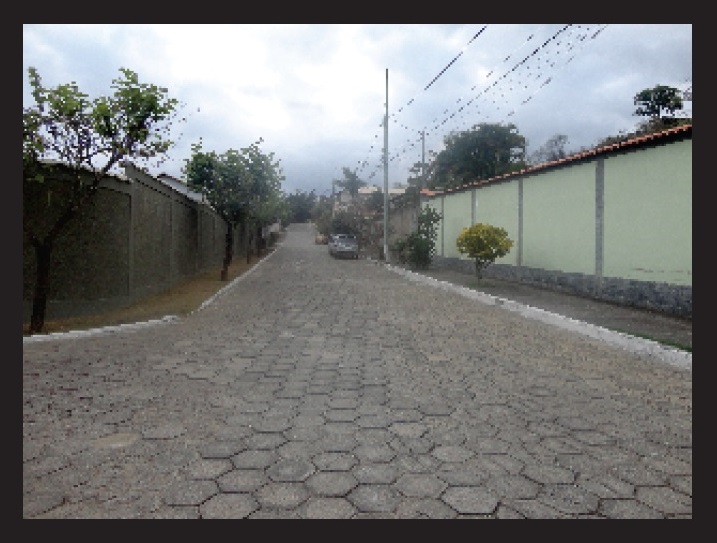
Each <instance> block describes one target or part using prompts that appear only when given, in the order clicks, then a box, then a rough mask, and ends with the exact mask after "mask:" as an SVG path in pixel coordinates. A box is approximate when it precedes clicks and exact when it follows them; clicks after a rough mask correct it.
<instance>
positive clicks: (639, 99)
mask: <svg viewBox="0 0 717 543" xmlns="http://www.w3.org/2000/svg"><path fill="white" fill-rule="evenodd" d="M634 102H635V105H636V106H637V108H636V109H635V115H640V116H643V117H650V118H653V119H655V118H659V117H664V116H668V117H671V116H673V115H674V113H675V111H677V110H680V109H682V107H683V103H682V92H681V91H680V90H679V89H676V88H674V87H669V86H667V85H656V86H655V87H653V88H651V89H643V90H641V91H640V92H638V93H637V94H636V95H635V98H634Z"/></svg>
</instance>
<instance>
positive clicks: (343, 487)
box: [306, 471, 358, 497]
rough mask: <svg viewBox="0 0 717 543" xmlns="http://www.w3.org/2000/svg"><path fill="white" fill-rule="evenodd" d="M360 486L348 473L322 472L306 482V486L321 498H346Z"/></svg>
mask: <svg viewBox="0 0 717 543" xmlns="http://www.w3.org/2000/svg"><path fill="white" fill-rule="evenodd" d="M357 485H358V481H357V480H356V478H355V477H354V476H353V475H351V474H350V473H348V472H346V471H321V472H318V473H314V474H313V475H312V476H311V477H309V478H308V479H307V480H306V486H307V487H308V488H309V489H310V490H311V491H313V492H314V493H316V494H318V495H320V496H330V497H339V496H345V495H346V494H348V493H349V492H350V491H351V490H352V489H353V488H355V487H356V486H357Z"/></svg>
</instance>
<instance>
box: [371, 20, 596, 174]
mask: <svg viewBox="0 0 717 543" xmlns="http://www.w3.org/2000/svg"><path fill="white" fill-rule="evenodd" d="M574 26H577V30H578V32H575V33H576V36H572V40H571V41H566V42H565V43H566V45H565V46H564V47H563V48H562V49H557V50H556V51H555V53H554V54H555V55H556V56H557V55H560V54H561V53H565V54H567V53H570V52H572V51H573V50H574V49H575V47H576V46H579V45H582V44H584V43H585V41H586V40H588V39H590V40H592V39H594V38H595V37H597V36H598V35H599V34H600V33H601V32H602V31H603V30H604V29H605V28H606V26H607V25H602V26H600V27H599V28H598V29H597V30H596V31H594V32H592V34H590V32H591V29H590V27H589V26H588V27H587V28H586V29H582V28H581V26H582V25H564V26H563V27H561V28H560V29H559V30H558V31H557V32H555V33H554V34H553V35H552V36H550V37H549V38H548V39H546V40H545V41H544V42H543V43H542V44H541V45H540V46H538V47H536V48H535V49H534V50H533V51H532V52H530V53H529V54H527V55H526V56H525V57H524V58H523V59H522V60H520V61H519V62H517V63H516V64H515V65H513V66H512V68H511V69H510V70H508V71H506V72H504V73H503V75H501V76H500V77H498V78H497V79H495V80H494V81H493V82H492V84H490V85H488V86H487V87H486V88H484V89H483V90H482V91H480V92H479V93H478V94H477V95H476V96H474V97H473V98H471V99H469V100H467V101H464V99H463V98H462V97H461V98H459V99H458V100H457V101H456V104H460V103H461V102H463V104H462V105H461V106H460V107H459V108H458V109H457V110H456V111H453V112H452V113H450V114H448V113H449V109H446V110H444V112H443V115H447V114H448V115H447V116H445V117H444V118H443V119H440V118H435V119H434V120H433V121H432V123H431V127H430V130H428V127H424V128H423V130H422V131H417V132H418V133H419V134H420V136H421V138H423V137H424V136H425V135H426V134H430V133H432V132H436V131H437V130H438V129H439V128H441V127H442V126H444V125H445V124H446V123H448V122H449V121H451V120H452V119H454V118H455V117H456V116H457V115H458V114H459V113H463V115H465V113H466V112H465V110H466V108H467V107H469V106H471V105H473V104H474V103H475V102H476V101H477V100H478V99H479V98H486V97H487V95H488V94H489V93H491V92H494V93H496V94H497V93H499V92H500V91H502V92H500V97H498V96H496V97H495V99H493V100H492V104H493V106H494V108H495V110H500V107H501V106H500V104H499V103H498V104H497V102H499V101H500V98H503V99H504V101H505V102H506V103H508V97H506V96H505V95H506V94H509V93H510V92H511V91H513V90H514V89H516V88H521V90H525V89H528V90H529V89H530V81H527V80H530V79H534V80H535V81H538V80H540V79H541V78H544V80H543V82H542V84H541V85H540V86H539V87H538V88H537V89H536V90H534V91H533V92H532V94H531V95H530V96H528V97H527V98H525V99H523V100H522V101H520V105H524V104H526V103H527V102H529V101H530V100H531V99H532V98H533V97H534V96H535V95H536V94H537V93H538V92H540V91H541V90H542V89H543V88H544V87H545V86H546V85H548V84H549V83H551V82H552V81H553V78H552V77H545V74H544V73H543V72H541V71H540V70H541V68H540V66H538V67H537V69H534V70H533V72H534V73H533V74H525V77H524V80H522V81H516V80H515V79H513V78H514V77H516V75H518V74H519V72H521V71H527V70H530V69H531V67H532V63H534V62H536V61H538V62H539V63H540V62H542V59H541V58H540V55H544V54H546V53H548V52H549V51H548V47H549V46H551V45H558V46H559V45H562V44H563V42H562V41H558V37H560V36H561V35H562V34H570V33H571V32H572V31H573V29H572V27H574ZM569 31H570V32H569ZM476 37H477V35H476ZM533 38H534V35H533V34H531V35H530V36H529V37H528V38H527V39H526V40H525V41H524V42H523V44H521V45H520V46H519V47H517V48H516V49H515V50H514V51H513V52H512V53H511V54H509V55H507V56H506V57H505V58H504V59H503V61H502V62H501V63H499V65H497V66H495V67H494V68H493V69H492V70H491V71H490V72H489V73H488V74H487V75H486V78H488V79H489V78H490V77H491V76H493V75H494V73H495V72H496V70H497V69H498V68H499V67H500V65H501V64H504V63H505V62H507V61H508V60H509V59H510V58H511V57H512V56H513V55H515V53H516V52H517V51H518V50H520V49H521V48H522V47H524V46H525V45H526V44H527V43H528V42H529V41H530V40H531V39H533ZM566 39H567V40H570V36H567V37H566ZM574 56H575V53H573V54H572V56H570V57H569V58H568V59H567V60H566V61H565V62H564V63H560V64H561V66H560V67H561V68H562V67H563V66H565V65H566V64H568V63H569V62H570V61H572V59H573V58H574ZM564 57H565V55H563V58H564ZM545 64H547V65H549V67H550V68H555V66H556V65H558V64H559V62H558V60H556V59H546V60H545ZM434 79H435V78H434ZM505 84H508V85H509V88H508V89H503V88H502V87H500V85H505ZM478 86H479V84H476V85H474V86H473V87H472V88H471V91H474V90H475V89H476V88H477V87H478ZM478 113H480V111H478ZM513 114H515V108H513V109H512V110H511V111H510V112H509V113H507V115H506V117H510V116H512V115H513ZM394 122H395V121H394ZM402 127H403V128H406V129H408V127H405V125H403V126H402ZM407 141H408V142H411V140H410V139H409V140H407ZM419 141H420V139H418V140H414V141H413V142H412V143H411V145H410V146H408V148H407V147H406V146H404V147H403V148H402V149H400V150H399V151H398V152H396V153H394V155H393V156H392V157H391V158H390V160H391V161H393V160H396V159H397V158H399V157H400V156H401V155H403V154H405V152H406V151H407V150H408V149H410V148H413V147H415V146H416V145H417V143H418V142H419ZM429 152H432V151H429ZM364 165H366V164H364ZM377 170H378V167H377V168H376V170H374V171H373V172H372V173H371V175H370V176H369V178H372V177H373V176H374V175H375V173H376V171H377Z"/></svg>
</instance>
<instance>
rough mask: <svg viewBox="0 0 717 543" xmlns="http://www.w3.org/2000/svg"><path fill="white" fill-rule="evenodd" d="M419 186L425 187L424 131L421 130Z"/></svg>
mask: <svg viewBox="0 0 717 543" xmlns="http://www.w3.org/2000/svg"><path fill="white" fill-rule="evenodd" d="M421 188H422V189H423V188H426V132H425V131H424V130H421Z"/></svg>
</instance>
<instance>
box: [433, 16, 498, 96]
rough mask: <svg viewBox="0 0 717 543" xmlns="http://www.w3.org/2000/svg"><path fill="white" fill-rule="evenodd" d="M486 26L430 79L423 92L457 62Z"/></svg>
mask: <svg viewBox="0 0 717 543" xmlns="http://www.w3.org/2000/svg"><path fill="white" fill-rule="evenodd" d="M487 26H488V25H483V28H481V29H480V30H479V31H478V32H477V33H476V35H475V36H473V37H472V38H471V39H470V41H469V42H468V43H467V44H466V45H465V47H464V48H463V49H461V52H460V53H458V54H457V55H456V56H455V57H453V60H451V61H450V62H449V63H448V65H447V66H446V67H445V68H443V69H442V70H441V71H440V72H439V73H438V75H437V76H436V77H434V78H433V79H431V82H430V83H429V84H428V85H426V86H425V88H424V89H423V90H424V91H425V90H428V87H430V86H431V85H433V83H435V82H436V80H437V79H438V78H439V77H441V76H442V75H443V73H444V72H445V71H446V70H447V69H448V68H450V67H451V65H452V64H453V63H454V62H455V61H456V60H458V58H459V57H460V56H461V55H462V54H463V52H464V51H465V50H466V47H468V46H469V45H470V44H471V43H473V40H475V39H476V38H477V37H478V36H480V35H481V34H482V33H483V31H484V30H485V29H486V27H487Z"/></svg>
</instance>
